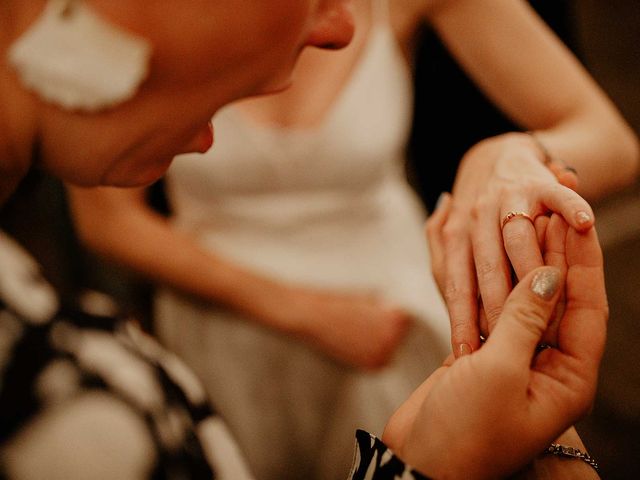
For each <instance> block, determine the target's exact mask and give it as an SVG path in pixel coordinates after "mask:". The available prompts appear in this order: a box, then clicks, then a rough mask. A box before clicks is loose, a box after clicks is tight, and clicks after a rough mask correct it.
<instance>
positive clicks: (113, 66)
mask: <svg viewBox="0 0 640 480" xmlns="http://www.w3.org/2000/svg"><path fill="white" fill-rule="evenodd" d="M151 52H152V48H151V44H150V42H149V41H148V40H146V39H145V38H142V37H140V36H138V35H135V34H133V33H130V32H126V31H124V30H123V29H121V28H119V27H117V26H115V25H112V24H110V23H109V22H107V21H106V20H103V19H102V18H100V17H99V16H98V15H97V14H96V13H95V12H94V11H92V10H91V9H90V8H89V7H88V6H86V5H84V3H83V2H81V1H80V0H49V2H48V3H47V5H46V7H45V9H44V11H43V13H42V14H41V15H40V17H39V18H38V19H37V20H36V21H35V23H34V24H33V25H32V26H31V27H30V28H29V29H28V30H27V31H26V32H25V33H24V34H23V35H22V36H21V37H20V38H18V39H17V40H16V42H15V43H14V44H13V45H12V46H11V48H10V49H9V52H8V60H9V63H10V64H11V65H12V66H13V67H14V68H15V69H16V71H17V73H18V75H19V77H20V79H21V81H22V82H23V84H24V85H25V87H26V88H28V89H29V90H31V91H33V92H34V93H35V94H37V95H38V96H39V97H40V98H41V99H43V100H45V101H47V102H50V103H52V104H54V105H56V106H58V107H61V108H63V109H65V110H79V111H85V112H97V111H100V110H105V109H108V108H111V107H114V106H116V105H118V104H120V103H123V102H125V101H127V100H129V99H130V98H132V97H133V96H134V95H135V94H136V92H137V90H138V88H139V87H140V85H141V84H142V83H143V82H144V80H145V78H146V77H147V75H148V70H149V63H150V59H151Z"/></svg>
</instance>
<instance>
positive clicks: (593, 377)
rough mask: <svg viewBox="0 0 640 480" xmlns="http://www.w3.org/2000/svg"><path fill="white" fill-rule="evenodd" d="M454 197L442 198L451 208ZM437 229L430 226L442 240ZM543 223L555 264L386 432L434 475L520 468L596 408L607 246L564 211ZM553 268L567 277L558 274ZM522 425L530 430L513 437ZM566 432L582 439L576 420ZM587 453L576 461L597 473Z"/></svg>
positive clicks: (530, 277)
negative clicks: (546, 345)
mask: <svg viewBox="0 0 640 480" xmlns="http://www.w3.org/2000/svg"><path fill="white" fill-rule="evenodd" d="M450 206H451V203H450V202H445V203H444V205H441V207H440V208H441V209H442V210H440V213H441V216H443V215H444V216H446V214H447V213H448V212H449V211H450V210H449V207H450ZM437 215H438V213H436V215H434V217H436V218H435V222H438V223H439V224H440V225H441V224H442V222H441V220H442V219H441V218H439V217H438V216H437ZM437 230H438V228H437V227H436V226H432V227H431V229H430V233H431V237H432V241H433V242H434V243H436V244H437V242H438V238H437V237H434V235H435V233H436V232H437ZM542 230H543V231H544V234H543V238H544V248H543V250H544V251H545V262H546V263H547V264H548V265H550V266H548V267H540V268H537V269H535V270H534V271H533V272H530V273H529V274H527V275H526V276H525V277H524V278H523V280H522V281H521V282H520V283H519V284H518V285H517V286H516V287H515V289H514V290H513V292H511V294H510V295H509V297H508V299H507V302H506V304H505V306H504V309H503V311H502V314H501V318H500V321H499V322H498V324H497V326H496V327H495V329H494V331H493V334H492V335H491V337H489V339H488V341H487V342H486V344H485V345H484V346H483V347H482V348H480V349H479V350H478V351H476V352H474V353H472V354H469V355H464V356H462V357H460V358H458V359H454V357H453V356H451V357H449V359H448V360H447V361H446V362H445V364H444V366H443V367H442V368H440V369H439V370H437V371H436V372H435V373H434V374H433V375H431V377H430V378H429V379H427V380H426V381H425V383H423V385H422V386H421V387H419V388H418V389H417V390H416V392H415V393H414V394H413V396H412V397H411V398H409V400H408V401H407V402H406V403H405V404H404V405H403V406H401V407H400V409H399V410H398V411H397V412H396V414H394V416H393V417H392V418H391V419H390V421H389V423H388V424H387V427H386V430H385V434H384V436H383V440H384V441H385V442H386V443H387V444H388V445H390V446H391V447H392V448H394V449H395V450H396V451H397V452H398V453H399V455H400V456H401V457H402V458H404V459H405V460H406V461H408V462H409V463H410V464H412V465H413V466H415V467H416V468H418V469H419V470H421V471H423V472H424V473H426V474H428V475H430V476H433V477H434V478H501V477H503V476H505V475H508V474H511V473H513V472H515V471H516V470H518V469H519V467H520V466H521V464H522V462H523V461H525V459H527V460H528V459H531V458H533V457H534V456H535V453H536V452H541V451H542V450H543V449H544V448H545V447H546V446H547V445H548V444H549V443H551V441H552V440H553V439H555V438H556V437H558V435H560V434H561V433H562V432H563V430H564V429H565V428H567V427H569V426H570V425H571V423H572V422H573V421H575V420H577V419H578V418H580V417H581V416H583V415H584V414H586V413H587V412H588V410H589V408H590V405H591V403H590V402H591V401H592V399H593V395H594V393H595V384H596V381H597V374H598V365H599V359H600V358H601V355H602V352H603V349H604V340H605V331H606V321H607V317H608V308H607V301H606V295H605V290H604V277H603V274H602V254H601V251H600V248H599V246H598V240H597V236H596V233H595V231H594V230H593V229H590V230H589V231H588V232H586V233H580V232H577V231H576V230H575V229H572V228H570V227H569V226H568V225H567V224H566V222H564V221H563V219H562V218H561V217H560V216H558V215H554V216H552V217H551V220H550V221H549V222H548V224H547V225H546V226H544V228H542ZM440 247H441V245H440V246H437V247H436V248H440ZM552 277H556V278H557V282H549V279H550V278H552ZM536 279H537V280H542V282H540V281H539V282H536ZM545 280H546V281H545ZM553 285H555V288H551V287H550V286H553ZM561 298H564V301H565V302H566V305H565V308H564V310H563V313H562V315H561V318H559V319H558V324H557V325H556V326H555V328H554V329H553V330H552V332H551V333H552V334H551V336H550V338H549V341H550V342H551V343H552V344H553V345H555V348H552V349H546V350H543V351H541V352H539V353H536V346H537V345H538V343H539V342H540V341H541V339H542V337H543V335H544V334H545V333H547V334H548V333H550V332H549V322H550V319H554V318H555V315H554V313H555V309H556V306H557V303H558V301H559V300H560V299H561ZM470 405H475V406H474V407H473V408H469V407H470ZM480 405H481V407H479V406H480ZM451 412H456V413H455V414H453V415H451V414H450V413H451ZM518 431H520V432H521V431H527V432H528V433H529V434H530V435H529V436H528V438H526V439H522V442H520V441H518V442H513V441H511V439H513V438H515V436H516V432H518ZM476 434H477V435H476ZM559 441H561V442H562V441H565V442H573V444H574V445H577V446H580V445H581V444H580V443H579V439H577V436H576V435H575V432H574V431H573V430H570V431H568V432H567V433H565V434H564V435H562V437H561V438H560V439H559ZM436 452H438V453H437V454H436ZM497 452H500V453H499V454H497ZM431 454H433V456H431ZM547 460H550V459H548V458H547V457H543V458H541V459H538V460H537V462H542V463H545V462H547ZM553 460H554V459H551V460H550V462H551V465H550V466H549V468H550V469H551V470H545V469H544V467H542V468H541V470H540V471H541V472H546V473H549V472H552V471H553V468H555V467H556V466H558V465H557V463H556V462H554V461H553ZM565 463H566V462H565ZM568 463H569V465H571V463H572V462H568ZM580 463H581V462H576V465H573V466H570V468H575V469H576V472H582V474H584V472H587V475H586V476H585V477H584V478H591V477H592V478H597V475H595V473H594V472H589V471H588V469H583V467H584V465H580ZM538 467H540V463H539V464H538V465H537V466H536V467H532V468H538ZM529 473H530V472H529ZM556 473H558V474H560V472H556ZM569 473H570V471H568V472H564V473H563V475H568V474H569ZM523 474H524V473H523ZM594 475H595V477H594ZM542 478H544V477H542ZM560 478H567V477H560ZM574 478H575V477H574Z"/></svg>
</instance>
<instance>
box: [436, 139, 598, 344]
mask: <svg viewBox="0 0 640 480" xmlns="http://www.w3.org/2000/svg"><path fill="white" fill-rule="evenodd" d="M540 156H541V155H540V152H539V151H538V150H537V146H536V144H535V143H534V142H533V141H532V139H531V138H530V137H529V136H528V135H525V134H515V133H514V134H507V135H502V136H500V137H494V138H491V139H488V140H485V141H483V142H481V143H479V144H477V145H476V146H474V147H473V148H472V149H471V150H470V151H469V152H468V153H467V154H466V155H465V157H464V158H463V160H462V163H461V165H460V169H459V171H458V175H457V177H456V181H455V185H454V189H453V196H452V199H451V202H450V205H449V206H448V212H447V215H446V218H445V219H444V220H443V221H441V222H432V223H438V227H437V228H436V227H431V228H428V232H429V233H430V235H429V241H430V242H431V243H438V244H439V245H436V247H435V249H434V247H433V246H432V247H431V248H432V253H433V255H432V257H433V258H434V263H435V264H437V265H438V264H439V267H438V266H436V267H435V268H440V271H439V272H434V273H436V278H437V280H438V282H439V286H440V288H441V291H442V293H443V295H444V297H445V300H446V302H447V306H448V309H449V314H450V320H451V336H452V338H451V341H452V346H453V352H454V355H456V356H459V355H460V354H461V353H465V352H468V351H471V350H476V349H478V348H479V346H480V340H479V337H480V334H481V333H482V334H484V335H485V336H486V335H487V334H488V333H489V331H491V330H492V328H493V326H494V325H495V323H496V321H497V319H498V318H499V316H500V313H501V312H502V307H503V305H504V302H505V299H506V298H507V296H508V294H509V292H510V291H511V288H512V269H513V271H514V272H515V275H516V277H517V278H522V277H523V276H524V275H526V274H527V273H528V272H529V271H531V270H532V269H533V268H535V267H538V266H541V265H543V258H542V253H541V250H540V248H539V246H538V241H537V238H536V231H535V228H534V225H533V223H532V222H531V221H529V220H528V219H526V218H524V217H520V216H519V217H515V218H513V219H512V220H511V221H509V222H507V223H506V224H505V225H504V228H501V223H502V219H503V218H504V217H505V216H506V215H507V213H509V212H525V213H526V214H528V215H529V216H530V217H531V218H532V219H535V218H536V217H538V216H540V215H546V214H548V213H549V212H557V213H559V214H561V215H562V216H563V217H564V219H565V220H566V221H567V222H568V223H569V225H570V226H571V227H573V228H575V229H576V230H579V231H585V230H588V229H589V228H591V227H592V226H593V222H594V217H593V212H592V210H591V208H590V206H589V204H588V203H587V202H586V201H585V200H584V199H582V197H580V196H579V195H578V194H577V193H575V192H574V191H573V190H571V188H568V187H566V186H564V185H562V184H560V183H559V181H558V178H557V177H556V175H555V174H554V172H553V171H552V170H550V169H549V168H547V167H546V166H545V165H544V164H543V162H542V161H541V158H540ZM556 173H559V172H556ZM560 178H563V179H564V182H565V183H567V184H569V185H570V186H574V187H575V177H573V176H572V175H570V174H565V175H560ZM434 250H435V252H434ZM435 255H442V258H443V259H444V260H439V259H437V258H435ZM479 299H480V300H481V303H480V304H479V302H478V300H479Z"/></svg>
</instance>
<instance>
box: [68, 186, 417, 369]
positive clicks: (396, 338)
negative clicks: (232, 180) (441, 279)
mask: <svg viewBox="0 0 640 480" xmlns="http://www.w3.org/2000/svg"><path fill="white" fill-rule="evenodd" d="M68 192H69V198H70V204H71V209H72V213H73V216H74V219H75V223H76V227H77V232H78V235H79V237H80V239H81V241H82V242H83V243H84V244H86V245H87V246H88V247H89V248H90V249H92V250H94V251H96V252H97V253H99V254H101V255H103V256H105V257H108V258H109V259H111V260H114V261H116V262H118V263H120V264H122V265H124V266H126V267H127V268H130V269H132V270H135V271H137V272H139V273H141V274H143V275H144V276H145V277H147V278H149V279H150V280H151V281H153V282H154V283H158V284H165V285H169V286H171V287H173V288H176V289H178V290H181V291H183V292H186V293H188V294H191V295H195V296H197V297H199V298H201V299H204V300H206V301H209V302H212V303H215V304H218V305H220V306H222V307H224V308H228V309H231V310H233V311H236V312H239V313H241V314H243V315H245V316H247V317H248V318H250V319H252V320H254V321H256V322H257V323H259V324H262V325H264V326H267V327H269V328H273V329H275V330H278V331H280V332H283V333H286V334H289V335H293V336H295V337H297V338H299V339H301V340H303V341H306V342H308V343H309V344H311V345H313V346H314V347H317V348H319V349H320V350H322V351H323V352H324V353H326V354H328V355H330V356H332V357H334V358H336V359H337V360H339V361H342V362H345V363H347V364H350V365H355V366H359V367H365V368H373V367H378V366H381V365H383V364H385V363H386V362H387V361H388V360H389V359H390V358H391V355H392V353H393V352H394V350H395V347H396V346H397V345H398V344H399V342H400V341H401V339H402V338H403V336H404V334H405V332H406V331H407V327H408V325H409V320H410V319H409V316H408V315H407V314H406V313H405V312H403V311H401V310H400V309H398V308H396V307H394V306H392V305H388V304H386V303H385V302H383V301H382V300H381V299H377V298H372V297H371V296H368V295H359V294H342V293H334V292H325V291H316V290H313V289H309V288H305V287H301V286H297V285H290V284H285V283H283V282H280V281H277V280H275V279H272V278H268V277H266V276H264V275H261V274H258V273H256V272H253V271H251V270H249V269H247V268H244V267H242V266H239V265H237V264H235V263H234V262H232V261H229V260H227V259H225V258H223V257H221V256H219V255H217V254H216V253H215V252H213V251H210V250H208V249H204V248H202V247H201V246H200V245H199V244H198V242H197V241H196V240H195V239H194V238H192V237H191V236H189V235H188V234H186V233H184V232H180V231H179V230H177V229H176V228H174V227H173V226H172V225H171V224H170V222H169V221H168V220H167V219H166V218H164V217H163V216H161V215H159V214H158V213H156V212H154V211H153V210H152V209H151V208H149V207H148V206H147V204H146V202H145V191H144V190H143V189H137V190H134V189H118V188H89V189H85V188H78V187H68Z"/></svg>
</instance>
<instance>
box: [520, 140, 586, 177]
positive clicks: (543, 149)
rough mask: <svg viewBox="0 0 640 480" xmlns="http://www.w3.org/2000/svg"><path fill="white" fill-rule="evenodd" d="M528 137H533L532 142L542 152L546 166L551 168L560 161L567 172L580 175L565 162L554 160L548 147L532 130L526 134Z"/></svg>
mask: <svg viewBox="0 0 640 480" xmlns="http://www.w3.org/2000/svg"><path fill="white" fill-rule="evenodd" d="M524 133H526V134H527V135H529V137H531V140H533V143H535V144H536V147H538V150H540V151H541V152H542V156H543V158H542V163H543V164H544V165H545V166H547V167H548V166H549V165H551V164H552V163H553V162H554V161H558V163H560V164H561V165H562V166H563V167H564V169H565V170H569V171H571V172H573V173H574V174H576V175H578V171H577V170H576V169H575V168H573V167H571V166H569V165H567V162H565V161H564V160H556V159H554V158H553V156H552V155H551V152H549V149H548V148H547V146H546V145H545V144H544V143H543V142H542V140H540V138H538V135H536V133H535V132H532V131H531V130H528V131H526V132H524Z"/></svg>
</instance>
